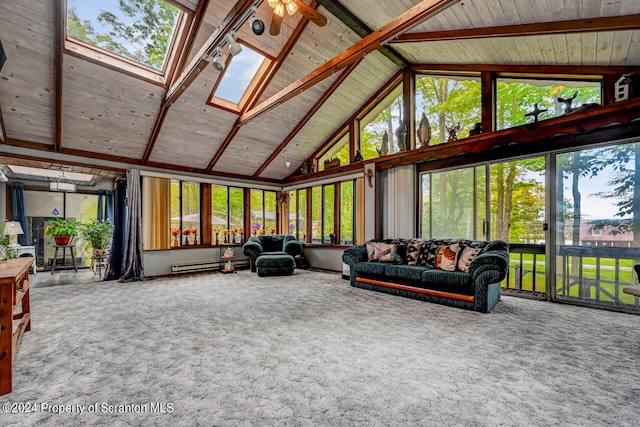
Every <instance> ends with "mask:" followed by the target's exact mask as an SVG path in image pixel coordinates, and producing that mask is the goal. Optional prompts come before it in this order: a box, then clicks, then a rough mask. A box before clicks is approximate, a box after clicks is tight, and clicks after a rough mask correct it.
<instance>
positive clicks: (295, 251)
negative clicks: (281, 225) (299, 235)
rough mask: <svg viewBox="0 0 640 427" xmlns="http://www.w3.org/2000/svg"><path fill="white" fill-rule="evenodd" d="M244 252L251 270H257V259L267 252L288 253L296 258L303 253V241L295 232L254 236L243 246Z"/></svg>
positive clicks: (272, 253) (271, 253)
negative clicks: (296, 236)
mask: <svg viewBox="0 0 640 427" xmlns="http://www.w3.org/2000/svg"><path fill="white" fill-rule="evenodd" d="M242 253H244V255H245V256H248V257H249V260H250V262H251V264H250V265H251V271H252V272H254V273H255V272H256V260H257V259H258V257H259V256H260V255H265V254H270V255H274V254H287V255H291V256H292V257H293V258H295V257H296V256H297V255H302V243H300V242H299V241H298V240H297V239H296V238H295V236H294V235H293V234H274V235H263V236H252V237H250V238H249V240H247V243H245V244H244V245H243V246H242Z"/></svg>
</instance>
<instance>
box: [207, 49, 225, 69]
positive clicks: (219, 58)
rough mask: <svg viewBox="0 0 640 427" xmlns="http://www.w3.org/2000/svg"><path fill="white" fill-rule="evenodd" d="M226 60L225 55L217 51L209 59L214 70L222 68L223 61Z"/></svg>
mask: <svg viewBox="0 0 640 427" xmlns="http://www.w3.org/2000/svg"><path fill="white" fill-rule="evenodd" d="M226 62H227V55H225V54H224V53H218V54H217V55H216V57H215V58H213V61H211V65H213V68H214V69H215V70H216V71H222V70H224V66H225V63H226Z"/></svg>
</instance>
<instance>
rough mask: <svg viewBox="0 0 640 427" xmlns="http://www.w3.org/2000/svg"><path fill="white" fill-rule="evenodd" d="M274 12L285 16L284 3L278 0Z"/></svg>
mask: <svg viewBox="0 0 640 427" xmlns="http://www.w3.org/2000/svg"><path fill="white" fill-rule="evenodd" d="M273 13H275V14H276V15H278V16H284V3H282V2H278V4H277V5H276V8H275V9H274V10H273Z"/></svg>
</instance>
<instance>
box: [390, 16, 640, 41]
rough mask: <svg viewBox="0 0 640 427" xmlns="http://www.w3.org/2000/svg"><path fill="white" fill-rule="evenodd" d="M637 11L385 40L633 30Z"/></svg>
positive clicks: (637, 23) (638, 20)
mask: <svg viewBox="0 0 640 427" xmlns="http://www.w3.org/2000/svg"><path fill="white" fill-rule="evenodd" d="M639 27H640V14H636V15H625V16H607V17H603V18H590V19H574V20H570V21H553V22H536V23H533V24H519V25H504V26H498V27H484V28H465V29H461V30H447V31H429V32H421V33H406V34H402V35H400V36H398V37H397V38H395V39H394V40H390V41H389V43H420V42H431V41H442V40H468V39H478V38H496V37H524V36H544V35H550V34H573V33H588V32H602V31H623V30H637V29H638V28H639Z"/></svg>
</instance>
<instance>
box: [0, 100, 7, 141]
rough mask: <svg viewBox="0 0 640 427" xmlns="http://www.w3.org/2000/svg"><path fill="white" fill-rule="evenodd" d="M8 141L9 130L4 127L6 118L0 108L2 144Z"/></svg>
mask: <svg viewBox="0 0 640 427" xmlns="http://www.w3.org/2000/svg"><path fill="white" fill-rule="evenodd" d="M6 140H7V129H6V128H5V127H4V118H3V117H2V108H1V107H0V143H4V142H5V141H6Z"/></svg>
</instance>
